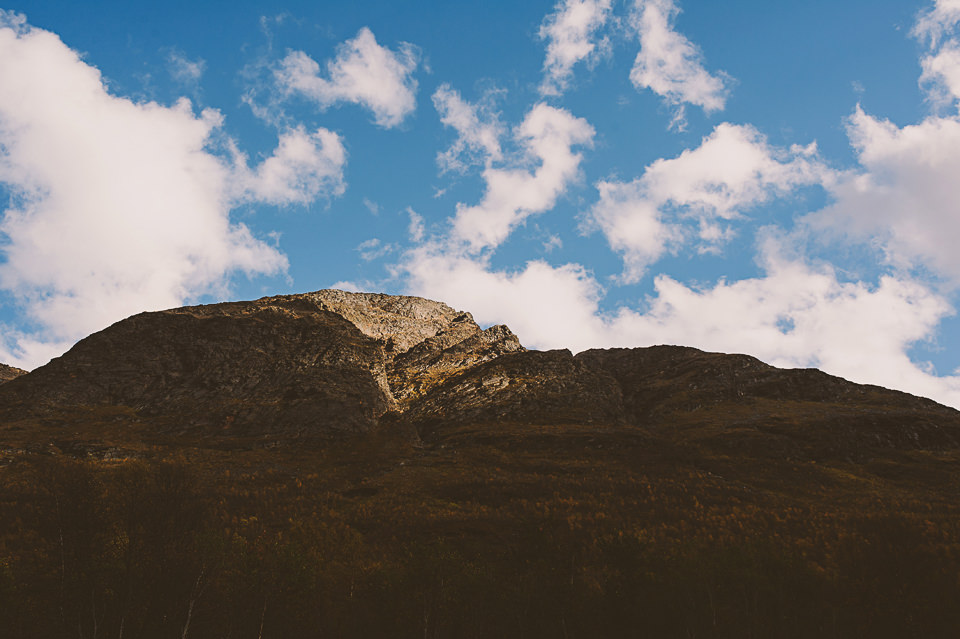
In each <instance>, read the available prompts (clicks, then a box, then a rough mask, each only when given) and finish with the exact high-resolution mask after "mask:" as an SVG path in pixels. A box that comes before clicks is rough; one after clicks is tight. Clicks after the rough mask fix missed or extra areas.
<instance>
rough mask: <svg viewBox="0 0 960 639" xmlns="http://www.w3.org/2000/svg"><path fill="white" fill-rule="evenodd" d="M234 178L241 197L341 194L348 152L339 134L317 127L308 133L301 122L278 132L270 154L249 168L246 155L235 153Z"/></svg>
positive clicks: (278, 199)
mask: <svg viewBox="0 0 960 639" xmlns="http://www.w3.org/2000/svg"><path fill="white" fill-rule="evenodd" d="M237 160H238V165H237V166H238V168H237V173H236V178H237V179H238V182H239V189H238V190H240V191H241V192H242V193H243V197H244V198H247V199H252V200H257V201H261V202H266V203H268V204H276V205H285V204H307V203H309V202H312V201H314V200H316V199H317V198H319V197H329V196H332V195H342V194H343V192H344V189H345V188H346V185H345V183H344V180H343V167H344V165H345V164H346V161H347V152H346V150H345V149H344V148H343V142H342V141H341V140H340V136H338V135H337V134H336V133H333V132H332V131H328V130H327V129H324V128H320V129H317V130H316V131H315V132H313V133H308V132H307V131H306V130H305V129H304V128H303V127H302V126H301V127H297V128H295V129H291V130H289V131H286V132H284V133H283V134H281V135H280V138H279V141H278V143H277V148H276V150H274V152H273V154H272V155H271V156H270V157H268V158H267V159H265V160H264V161H263V162H261V163H260V165H259V166H258V167H257V169H256V171H250V170H249V169H247V166H246V158H245V157H244V156H243V155H242V154H239V155H238V156H237Z"/></svg>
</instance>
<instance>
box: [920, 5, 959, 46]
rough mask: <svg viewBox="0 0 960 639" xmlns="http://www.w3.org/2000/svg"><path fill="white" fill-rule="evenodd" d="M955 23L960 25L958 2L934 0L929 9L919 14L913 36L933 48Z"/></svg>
mask: <svg viewBox="0 0 960 639" xmlns="http://www.w3.org/2000/svg"><path fill="white" fill-rule="evenodd" d="M957 23H960V0H935V1H934V3H933V6H932V7H931V8H930V9H928V10H926V11H923V12H921V13H920V16H919V17H918V18H917V24H916V25H915V26H914V28H913V34H914V35H915V36H916V37H918V38H921V39H928V40H929V42H930V44H931V45H932V46H935V45H936V44H937V42H938V41H939V39H940V38H941V37H942V36H943V35H944V34H945V33H948V32H949V31H950V30H951V29H953V28H954V27H955V26H956V25H957Z"/></svg>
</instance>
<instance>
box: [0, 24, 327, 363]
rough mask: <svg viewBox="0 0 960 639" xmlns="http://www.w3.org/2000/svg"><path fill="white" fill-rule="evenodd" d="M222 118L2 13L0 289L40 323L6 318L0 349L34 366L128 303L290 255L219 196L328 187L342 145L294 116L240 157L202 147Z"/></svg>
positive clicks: (233, 198)
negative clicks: (138, 96)
mask: <svg viewBox="0 0 960 639" xmlns="http://www.w3.org/2000/svg"><path fill="white" fill-rule="evenodd" d="M221 125H222V117H221V116H220V114H219V113H218V112H217V111H215V110H212V109H207V110H204V111H203V112H202V113H201V114H200V115H197V114H195V113H194V111H193V108H192V106H191V104H190V102H189V101H187V100H181V101H180V102H178V103H177V104H175V105H174V106H163V105H160V104H156V103H152V102H150V103H135V102H132V101H130V100H128V99H125V98H122V97H117V96H114V95H111V94H110V93H109V92H108V91H107V90H106V88H105V86H104V82H103V79H102V78H101V76H100V73H99V71H98V70H97V69H96V68H94V67H92V66H90V65H89V64H87V63H85V62H84V61H83V60H82V59H81V58H80V57H79V56H78V55H77V54H76V53H75V52H73V51H72V50H70V49H69V48H68V47H67V46H66V45H64V43H63V42H61V41H60V39H59V38H58V37H57V36H56V35H54V34H52V33H49V32H47V31H43V30H41V29H34V28H30V27H29V26H28V25H27V24H26V21H25V20H24V19H23V18H22V17H21V16H15V15H12V14H9V13H5V14H2V15H0V142H2V143H0V184H2V185H3V186H4V187H5V189H6V190H7V193H8V194H9V196H10V197H9V204H8V205H7V207H6V208H5V210H3V213H2V220H0V235H2V238H3V242H2V247H0V250H2V253H3V257H4V261H3V262H2V264H0V288H2V289H3V290H4V291H6V292H7V293H8V294H9V295H10V297H11V298H12V299H13V300H15V302H16V303H17V304H19V305H20V306H21V307H22V309H23V312H24V313H25V314H26V316H27V320H28V321H29V323H30V324H32V325H33V326H34V327H35V329H36V331H35V332H32V333H19V334H17V333H9V332H8V333H6V335H5V339H4V343H3V344H0V351H2V352H0V359H2V360H3V361H6V362H9V363H13V364H17V365H20V366H24V367H27V368H30V367H33V366H36V365H37V364H41V363H43V361H44V360H45V359H46V358H47V357H49V356H50V355H51V354H55V353H57V352H58V351H59V350H61V349H62V348H64V347H65V346H66V345H69V343H71V342H72V341H74V340H76V339H77V338H79V337H81V336H83V335H85V334H88V333H90V332H92V331H94V330H98V329H101V328H103V327H104V326H106V325H107V324H109V323H111V322H113V321H116V320H118V319H121V318H123V317H125V316H128V315H130V314H132V313H135V312H139V311H143V310H148V309H157V308H163V307H171V306H178V305H181V304H183V303H184V301H186V300H188V299H191V298H196V297H197V296H200V295H204V294H208V293H212V294H221V293H223V292H224V290H225V289H226V287H227V286H228V285H229V281H230V278H231V276H232V275H233V274H235V273H237V272H241V273H245V274H247V275H248V276H253V275H257V274H279V273H283V272H284V271H285V270H286V268H287V261H286V258H285V256H284V255H283V254H282V253H280V252H279V251H278V250H277V249H276V248H275V247H274V246H271V245H269V244H267V243H265V242H263V241H262V240H259V239H257V238H256V237H254V235H253V233H252V232H251V231H250V229H249V228H248V227H247V226H245V225H244V224H241V223H236V222H233V221H231V219H230V215H229V213H230V209H231V207H233V206H235V205H236V204H238V203H240V202H242V201H250V200H266V201H269V202H292V201H305V200H306V199H309V197H312V196H315V195H318V194H319V193H320V191H322V190H323V189H324V188H330V189H332V192H336V191H337V190H338V189H339V188H341V187H340V186H339V185H340V184H341V182H340V181H339V178H338V177H337V175H338V170H339V169H338V168H337V167H336V165H337V163H338V162H342V155H338V153H340V152H342V147H339V141H338V140H337V139H336V136H335V135H333V134H330V133H329V132H325V131H323V130H320V131H317V132H315V133H311V134H307V133H306V132H305V131H302V130H294V131H290V132H288V133H287V134H285V135H283V136H281V140H280V145H279V146H278V149H277V151H276V152H275V153H274V154H273V156H272V157H271V158H268V159H267V160H266V161H264V162H263V163H262V164H261V165H260V166H259V167H257V168H254V169H251V168H249V167H248V166H247V165H246V161H245V158H242V159H243V161H242V162H238V158H237V155H236V153H234V154H233V157H231V154H230V153H226V154H224V153H217V152H215V151H214V150H213V149H216V148H222V143H221V141H222V139H223V138H224V137H225V136H224V135H223V133H222V131H221ZM318 167H319V168H318ZM317 180H319V181H320V183H323V184H325V185H327V186H318V184H319V183H318V182H317Z"/></svg>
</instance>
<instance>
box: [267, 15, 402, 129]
mask: <svg viewBox="0 0 960 639" xmlns="http://www.w3.org/2000/svg"><path fill="white" fill-rule="evenodd" d="M417 64H418V55H417V51H416V49H415V48H414V47H413V45H410V44H407V43H403V44H401V45H400V48H399V49H398V50H397V51H391V50H390V49H387V48H386V47H382V46H380V45H379V44H378V43H377V40H376V38H375V37H374V35H373V32H372V31H370V29H368V28H366V27H364V28H362V29H360V31H359V32H358V33H357V36H356V37H355V38H354V39H352V40H347V41H346V42H344V43H343V44H341V45H340V47H339V48H338V51H337V57H336V58H335V59H333V60H330V61H328V62H327V77H321V75H320V65H319V64H317V62H315V61H314V60H313V59H312V58H310V56H308V55H307V54H306V53H304V52H303V51H292V52H290V53H289V54H288V55H287V57H286V58H284V59H283V61H282V62H281V63H280V66H279V68H278V69H277V70H276V71H275V79H276V81H277V83H278V85H279V86H280V88H281V89H282V90H284V91H286V92H289V93H299V94H302V95H303V96H305V97H307V98H309V99H311V100H313V101H314V102H316V103H317V105H318V106H319V107H320V108H321V109H327V108H329V107H331V106H333V105H335V104H339V103H341V102H349V103H354V104H360V105H363V106H364V107H366V108H368V109H370V111H372V112H373V117H374V121H375V122H376V123H377V124H378V125H379V126H382V127H384V128H390V127H395V126H397V125H399V124H400V123H401V122H403V120H404V118H406V117H407V115H409V114H410V113H412V112H413V110H414V109H415V108H416V91H417V81H416V79H414V78H413V76H412V74H413V71H414V70H415V69H416V68H417Z"/></svg>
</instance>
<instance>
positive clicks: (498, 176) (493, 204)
mask: <svg viewBox="0 0 960 639" xmlns="http://www.w3.org/2000/svg"><path fill="white" fill-rule="evenodd" d="M593 136H594V129H593V127H592V126H590V124H589V123H588V122H587V121H586V120H584V119H583V118H577V117H574V116H573V115H572V114H570V112H569V111H566V110H564V109H558V108H555V107H551V106H548V105H546V104H543V103H540V104H537V105H535V106H534V107H533V108H532V109H530V111H529V112H528V113H527V115H526V117H525V118H524V120H523V122H522V123H521V124H520V126H518V127H517V128H516V130H515V131H514V138H515V139H516V141H517V142H518V144H520V145H521V146H522V147H523V149H524V152H525V155H524V162H523V164H524V165H525V166H522V167H520V168H495V167H488V168H486V169H485V170H484V171H483V179H484V182H485V183H486V189H485V191H484V194H483V199H482V201H481V202H480V203H479V204H477V205H476V206H467V205H464V204H458V205H457V213H456V217H455V218H454V220H453V239H454V241H456V242H458V243H465V244H466V245H467V246H468V247H469V250H471V251H473V252H477V251H480V250H483V249H484V248H495V247H497V246H499V245H500V244H501V243H502V242H503V241H504V240H506V239H507V237H508V236H509V235H510V232H511V231H512V230H513V229H514V228H515V227H516V226H517V225H519V224H520V223H522V222H523V221H524V220H525V219H526V218H527V217H529V216H531V215H534V214H536V213H541V212H543V211H547V210H549V209H551V208H553V206H554V204H555V203H556V200H557V198H558V197H559V196H560V194H561V193H563V191H564V189H566V187H567V185H568V184H569V183H570V181H572V180H574V179H575V178H576V177H577V176H578V175H579V169H580V161H581V159H582V156H581V155H580V153H576V152H574V151H573V147H574V146H578V145H589V144H591V143H592V142H593ZM530 165H537V166H535V168H532V169H531V168H530Z"/></svg>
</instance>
